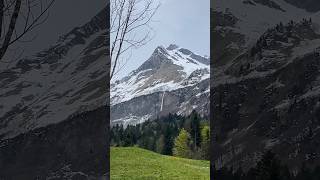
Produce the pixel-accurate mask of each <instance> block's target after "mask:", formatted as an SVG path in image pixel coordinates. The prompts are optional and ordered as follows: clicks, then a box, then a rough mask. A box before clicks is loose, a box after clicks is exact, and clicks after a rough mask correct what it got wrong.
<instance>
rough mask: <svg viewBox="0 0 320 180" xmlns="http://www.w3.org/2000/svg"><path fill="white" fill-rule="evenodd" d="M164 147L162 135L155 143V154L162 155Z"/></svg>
mask: <svg viewBox="0 0 320 180" xmlns="http://www.w3.org/2000/svg"><path fill="white" fill-rule="evenodd" d="M164 146H165V142H164V135H160V138H159V139H158V140H157V142H156V152H158V153H160V154H163V152H164Z"/></svg>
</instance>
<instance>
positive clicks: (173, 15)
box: [115, 0, 210, 79]
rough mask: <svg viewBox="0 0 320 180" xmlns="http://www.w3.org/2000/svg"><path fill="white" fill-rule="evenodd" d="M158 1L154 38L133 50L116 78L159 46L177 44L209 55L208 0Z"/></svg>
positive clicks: (125, 73) (153, 25) (138, 63)
mask: <svg viewBox="0 0 320 180" xmlns="http://www.w3.org/2000/svg"><path fill="white" fill-rule="evenodd" d="M159 1H160V2H161V6H160V8H159V9H158V11H157V14H156V15H155V16H154V18H153V22H152V23H151V26H152V28H153V29H154V30H155V36H154V38H153V39H152V40H151V41H150V42H149V43H148V44H147V45H145V46H143V47H141V48H139V49H133V50H132V52H131V58H130V59H129V61H128V62H127V64H126V66H124V67H123V68H122V69H121V71H120V72H119V73H118V74H117V75H116V76H115V78H116V79H118V78H121V77H123V76H125V75H127V74H128V73H129V72H131V71H132V70H134V69H136V68H137V67H139V66H140V65H141V64H142V63H143V62H144V61H146V60H147V59H148V58H149V57H150V55H151V54H152V52H153V51H154V49H155V48H156V47H157V46H160V45H162V46H165V47H167V46H168V45H170V44H177V45H178V46H180V47H184V48H187V49H189V50H191V51H193V52H194V53H197V54H200V55H209V54H210V1H209V0H159ZM141 33H143V32H141Z"/></svg>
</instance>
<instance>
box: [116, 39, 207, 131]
mask: <svg viewBox="0 0 320 180" xmlns="http://www.w3.org/2000/svg"><path fill="white" fill-rule="evenodd" d="M209 64H210V61H209V59H208V58H206V57H202V56H200V55H197V54H195V53H193V52H191V51H190V50H188V49H185V48H181V47H178V46H177V45H174V44H171V45H170V46H168V47H167V48H165V47H162V46H159V47H157V48H156V49H155V50H154V52H153V53H152V55H151V57H150V58H149V59H147V60H146V61H145V62H144V63H143V64H142V65H141V66H140V67H138V68H137V69H136V70H134V71H132V72H131V73H129V75H128V76H126V77H124V78H123V79H121V80H118V81H116V82H115V83H113V84H111V121H112V124H119V123H120V124H124V125H127V124H136V123H141V122H143V121H145V120H147V119H152V118H156V117H157V116H161V115H166V114H168V113H178V114H189V113H191V111H192V110H193V109H196V110H198V111H199V112H200V113H202V114H203V115H208V109H207V106H208V102H205V101H202V100H204V99H205V98H208V95H209V76H210V72H209Z"/></svg>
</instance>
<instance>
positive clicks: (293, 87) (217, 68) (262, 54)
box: [211, 0, 320, 170]
mask: <svg viewBox="0 0 320 180" xmlns="http://www.w3.org/2000/svg"><path fill="white" fill-rule="evenodd" d="M309 3H311V5H310V4H309ZM212 5H213V7H211V8H212V9H211V13H212V18H211V19H213V21H212V28H213V29H212V30H211V37H212V44H213V46H212V49H211V53H212V55H211V56H212V59H213V62H212V63H213V66H212V67H211V72H212V80H213V81H212V82H211V83H212V84H213V88H212V89H211V91H213V92H214V96H213V100H214V102H215V103H214V104H213V106H212V109H211V111H213V114H214V117H213V122H214V124H215V125H214V126H213V127H214V129H213V130H212V131H211V132H212V133H213V134H212V136H211V137H213V140H214V142H213V147H214V149H215V151H214V152H215V153H213V156H212V161H214V162H215V165H216V167H217V168H220V167H222V166H229V167H230V166H232V167H234V168H237V167H239V166H242V168H244V169H248V168H249V167H252V166H254V165H255V163H256V162H257V160H258V159H259V158H260V157H261V155H262V154H263V152H264V151H265V150H267V149H272V150H273V151H274V152H275V153H277V154H278V155H279V157H280V158H281V160H282V161H283V162H284V163H287V164H288V165H289V167H290V169H292V170H298V169H299V166H301V164H302V162H306V163H307V164H310V165H311V164H312V166H314V165H316V164H319V163H320V162H319V161H317V160H316V159H317V158H319V154H320V149H319V147H318V146H317V145H315V144H317V142H319V139H320V131H319V127H320V124H319V122H320V121H319V116H318V115H319V108H318V107H319V103H318V100H319V98H320V91H319V88H320V87H319V84H320V82H319V79H320V78H319V77H320V74H319V72H320V66H319V62H320V53H319V48H320V31H319V27H320V16H319V15H320V12H319V10H320V5H319V2H318V1H299V0H296V1H295V0H237V1H232V0H215V1H214V2H213V3H212ZM310 7H312V9H310ZM214 20H216V21H214Z"/></svg>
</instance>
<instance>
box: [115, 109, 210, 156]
mask: <svg viewBox="0 0 320 180" xmlns="http://www.w3.org/2000/svg"><path fill="white" fill-rule="evenodd" d="M110 133H111V136H110V138H111V139H110V144H111V146H121V147H128V146H138V147H141V148H144V149H148V150H151V151H155V152H157V153H161V154H164V155H175V156H179V157H185V158H192V159H209V144H210V138H209V135H210V128H209V121H208V120H205V119H204V118H202V117H201V116H200V115H199V114H198V113H197V112H196V111H193V112H192V113H191V114H190V115H189V116H186V117H184V116H180V115H176V114H169V115H168V116H165V117H160V118H158V119H156V120H149V121H146V122H144V123H141V124H137V125H135V126H133V125H129V126H127V127H126V128H124V127H123V126H122V125H116V126H114V127H112V128H111V131H110Z"/></svg>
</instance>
